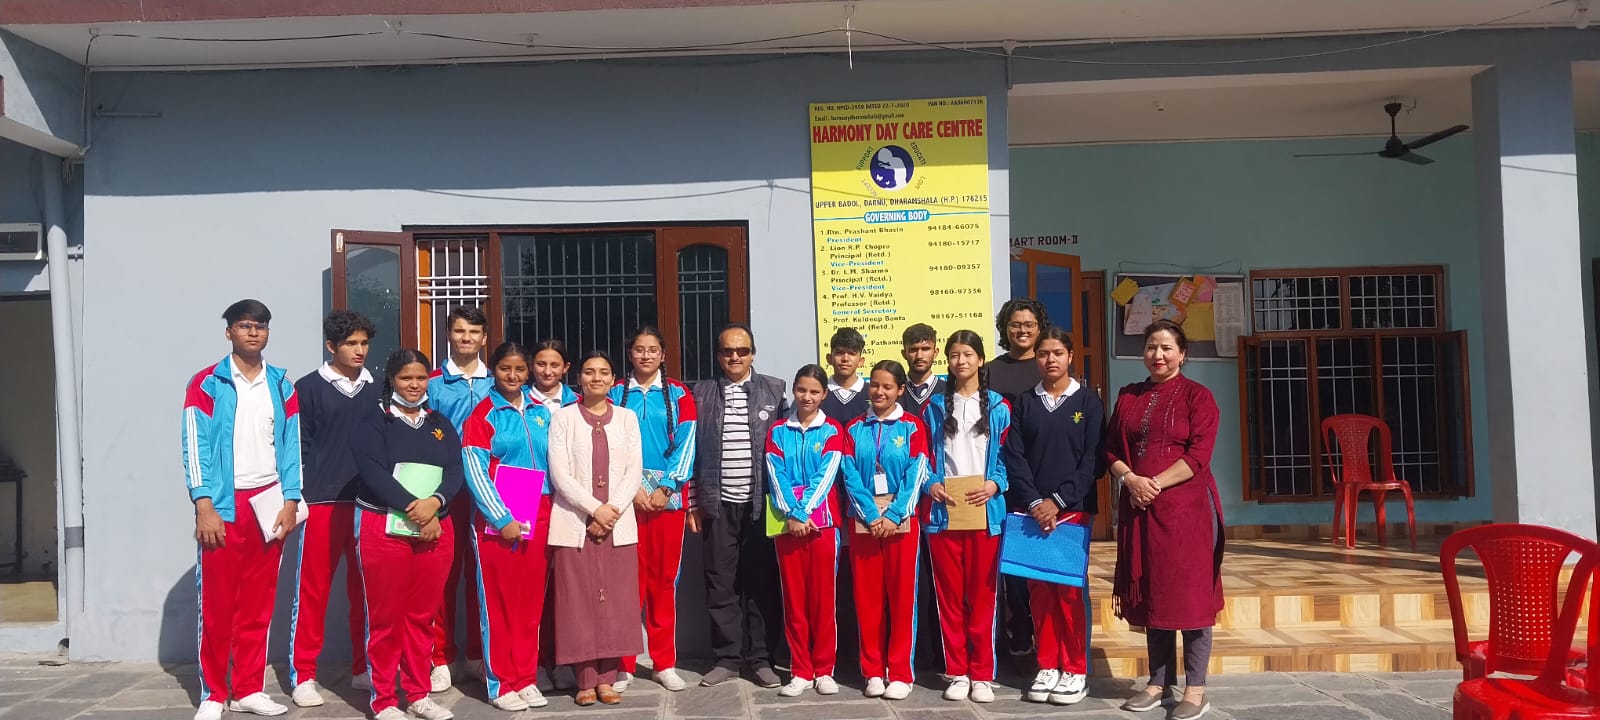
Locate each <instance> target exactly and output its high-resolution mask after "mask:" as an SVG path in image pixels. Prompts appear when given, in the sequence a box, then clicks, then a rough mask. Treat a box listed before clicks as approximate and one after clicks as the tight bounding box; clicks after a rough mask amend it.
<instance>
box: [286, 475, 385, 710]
mask: <svg viewBox="0 0 1600 720" xmlns="http://www.w3.org/2000/svg"><path fill="white" fill-rule="evenodd" d="M355 507H356V505H355V503H353V502H331V503H317V504H315V505H312V506H310V507H309V508H308V511H309V513H310V516H309V517H307V518H306V522H305V525H303V526H301V528H300V557H299V562H298V564H297V565H296V568H297V569H296V570H295V588H296V589H295V596H294V612H293V613H291V614H290V616H289V617H290V619H289V647H290V653H291V662H290V665H289V685H290V687H296V686H298V685H299V684H300V683H303V682H307V681H310V680H316V679H317V655H319V654H321V653H322V637H323V632H324V631H325V629H326V626H327V620H328V591H329V588H330V587H331V586H332V585H333V574H334V573H335V572H337V571H338V569H339V560H340V559H343V560H344V590H345V598H346V599H347V600H348V601H349V603H350V674H351V675H360V674H361V673H364V672H366V671H367V648H366V640H365V638H366V631H367V614H366V609H365V608H364V607H363V600H362V597H361V573H359V572H356V510H355Z"/></svg>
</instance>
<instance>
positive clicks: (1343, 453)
mask: <svg viewBox="0 0 1600 720" xmlns="http://www.w3.org/2000/svg"><path fill="white" fill-rule="evenodd" d="M1374 432H1376V433H1377V435H1378V479H1373V477H1372V462H1371V457H1370V456H1369V455H1368V453H1367V447H1368V445H1369V444H1370V442H1371V437H1372V434H1373V433H1374ZM1322 437H1323V440H1324V443H1323V447H1324V448H1325V449H1326V450H1327V454H1328V475H1329V476H1330V477H1331V478H1332V480H1333V486H1334V488H1335V489H1336V493H1335V495H1334V500H1333V542H1334V543H1335V544H1337V543H1338V542H1339V530H1340V524H1341V520H1343V527H1344V536H1345V546H1346V547H1355V546H1356V506H1357V504H1358V501H1359V500H1360V497H1361V493H1362V492H1370V493H1372V507H1373V510H1374V513H1375V514H1376V515H1377V520H1378V544H1379V545H1382V544H1383V543H1384V534H1385V531H1386V530H1387V529H1388V514H1387V513H1386V512H1384V509H1385V505H1386V502H1385V501H1386V500H1387V498H1388V494H1389V493H1390V492H1392V491H1399V492H1400V497H1401V499H1403V500H1404V501H1405V503H1406V528H1407V529H1408V530H1410V532H1411V549H1412V550H1415V549H1417V510H1416V506H1415V505H1413V504H1412V502H1411V486H1410V485H1409V484H1407V483H1406V482H1404V481H1402V480H1400V479H1399V478H1397V477H1395V475H1394V444H1393V441H1392V439H1391V438H1390V436H1389V425H1388V424H1387V423H1385V422H1384V421H1383V420H1382V419H1380V418H1375V417H1372V416H1371V415H1334V416H1332V417H1328V418H1325V419H1324V420H1323V421H1322ZM1336 451H1337V452H1338V453H1339V455H1338V457H1337V458H1335V456H1334V453H1335V452H1336ZM1336 459H1337V460H1338V462H1335V460H1336ZM1334 468H1341V469H1342V471H1343V472H1342V473H1341V472H1336V471H1335V470H1334ZM1341 474H1342V475H1343V477H1340V476H1341Z"/></svg>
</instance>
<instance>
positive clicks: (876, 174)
mask: <svg viewBox="0 0 1600 720" xmlns="http://www.w3.org/2000/svg"><path fill="white" fill-rule="evenodd" d="M913 170H914V168H913V163H912V162H911V153H908V152H906V149H905V148H903V147H900V146H899V145H885V146H883V147H881V148H878V152H877V153H874V154H873V156H872V182H873V183H874V184H876V185H877V186H878V187H881V188H883V189H885V190H899V189H901V188H903V187H905V186H906V184H907V183H909V182H911V173H912V172H913Z"/></svg>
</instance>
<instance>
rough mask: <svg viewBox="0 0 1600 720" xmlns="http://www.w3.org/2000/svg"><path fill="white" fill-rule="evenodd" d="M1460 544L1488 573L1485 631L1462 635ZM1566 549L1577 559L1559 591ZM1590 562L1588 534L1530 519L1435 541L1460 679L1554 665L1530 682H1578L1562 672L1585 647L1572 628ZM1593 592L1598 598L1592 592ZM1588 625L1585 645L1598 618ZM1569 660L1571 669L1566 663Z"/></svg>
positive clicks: (1598, 557)
mask: <svg viewBox="0 0 1600 720" xmlns="http://www.w3.org/2000/svg"><path fill="white" fill-rule="evenodd" d="M1468 548H1470V549H1471V550H1472V551H1473V552H1474V553H1476V554H1477V556H1478V558H1479V559H1480V560H1481V561H1482V562H1483V568H1484V574H1485V577H1486V578H1487V580H1488V587H1489V637H1488V638H1487V639H1485V640H1478V641H1469V640H1468V639H1467V619H1466V614H1465V612H1464V611H1463V609H1462V600H1461V585H1460V580H1459V579H1458V577H1457V572H1456V558H1457V557H1459V556H1460V555H1461V552H1462V551H1463V550H1465V549H1468ZM1573 556H1576V560H1577V564H1576V565H1575V566H1574V567H1573V572H1572V576H1571V578H1570V579H1569V580H1568V582H1567V587H1566V590H1565V594H1564V595H1563V594H1562V588H1561V587H1560V585H1561V570H1562V567H1563V565H1565V563H1566V562H1567V560H1568V559H1569V558H1572V557H1573ZM1596 563H1600V545H1597V544H1596V543H1595V542H1594V541H1593V540H1589V539H1587V538H1583V537H1579V536H1577V535H1574V534H1572V533H1569V532H1567V531H1565V530H1557V529H1555V528H1548V527H1541V526H1537V525H1516V524H1500V525H1484V526H1481V527H1476V528H1470V529H1467V530H1461V531H1459V532H1456V533H1454V534H1452V535H1450V537H1448V538H1445V541H1444V545H1443V546H1442V547H1441V548H1440V549H1439V565H1440V568H1441V569H1442V570H1443V571H1444V585H1445V592H1446V595H1447V597H1448V598H1449V601H1450V621H1451V629H1452V630H1453V631H1454V634H1455V649H1456V659H1457V660H1459V661H1460V662H1461V668H1462V677H1463V679H1464V680H1467V681H1476V680H1481V679H1485V678H1487V677H1488V676H1489V675H1490V674H1491V673H1495V672H1506V673H1513V674H1518V675H1538V676H1540V677H1543V676H1544V675H1546V674H1550V673H1554V674H1553V675H1552V676H1551V677H1552V678H1553V679H1552V680H1541V681H1540V682H1541V683H1543V684H1542V685H1540V686H1539V688H1538V689H1540V690H1548V689H1549V687H1551V686H1552V683H1553V685H1554V686H1559V685H1561V684H1562V682H1563V681H1567V684H1568V685H1569V686H1578V683H1573V682H1571V681H1570V680H1568V678H1569V677H1570V678H1572V679H1577V678H1578V677H1579V676H1585V675H1586V673H1587V668H1586V667H1584V666H1583V665H1582V662H1583V659H1584V658H1585V657H1586V656H1587V649H1586V648H1583V647H1579V648H1574V647H1573V646H1572V635H1573V632H1574V628H1575V627H1576V624H1577V621H1578V612H1579V610H1581V609H1582V605H1581V603H1582V601H1583V598H1584V589H1585V588H1586V587H1588V582H1589V579H1590V574H1591V573H1592V572H1593V570H1594V567H1595V565H1596ZM1595 597H1596V599H1600V595H1596V596H1595ZM1569 613H1570V614H1571V617H1568V614H1569ZM1590 628H1591V639H1590V645H1593V644H1594V639H1593V636H1594V631H1595V630H1600V622H1591V624H1590ZM1551 658H1556V659H1557V660H1558V662H1557V664H1556V666H1555V668H1554V670H1552V669H1551V668H1550V667H1549V665H1550V662H1551ZM1575 663H1577V664H1578V665H1577V668H1578V669H1576V670H1574V669H1571V668H1569V666H1573V665H1574V664H1575ZM1583 680H1584V682H1583V683H1582V684H1583V685H1590V684H1591V683H1588V682H1587V680H1588V678H1587V677H1583ZM1475 687H1477V686H1475ZM1523 690H1526V688H1524V689H1523ZM1474 692H1477V690H1474ZM1485 692H1486V691H1485ZM1569 699H1570V698H1569ZM1458 717H1460V716H1459V715H1458ZM1468 717H1490V716H1480V715H1469V716H1468Z"/></svg>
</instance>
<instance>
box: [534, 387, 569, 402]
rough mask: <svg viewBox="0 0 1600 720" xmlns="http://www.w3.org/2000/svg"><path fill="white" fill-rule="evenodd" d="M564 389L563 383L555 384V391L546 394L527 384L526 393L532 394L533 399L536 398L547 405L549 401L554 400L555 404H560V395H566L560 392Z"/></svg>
mask: <svg viewBox="0 0 1600 720" xmlns="http://www.w3.org/2000/svg"><path fill="white" fill-rule="evenodd" d="M564 389H566V386H565V385H556V391H555V392H554V393H552V394H550V395H546V394H544V393H542V392H539V388H538V387H536V386H533V385H529V386H528V394H529V395H532V396H533V399H535V400H538V401H539V402H540V403H541V404H544V405H549V404H550V403H551V402H554V403H555V404H557V405H560V404H561V397H562V396H563V395H566V393H564V392H562V390H564Z"/></svg>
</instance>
